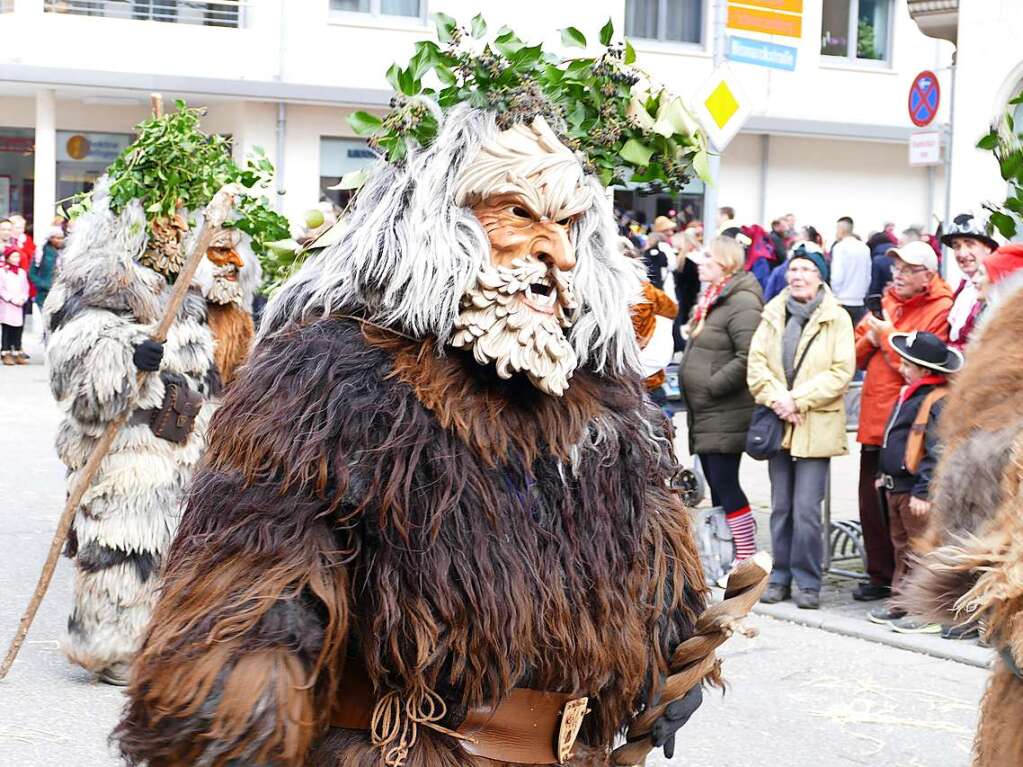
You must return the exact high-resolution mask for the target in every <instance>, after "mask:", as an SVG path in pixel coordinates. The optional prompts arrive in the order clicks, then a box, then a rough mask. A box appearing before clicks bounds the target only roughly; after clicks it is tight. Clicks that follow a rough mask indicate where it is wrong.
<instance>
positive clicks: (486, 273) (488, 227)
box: [451, 194, 578, 397]
mask: <svg viewBox="0 0 1023 767" xmlns="http://www.w3.org/2000/svg"><path fill="white" fill-rule="evenodd" d="M473 213H474V214H475V215H476V218H477V219H479V221H480V223H481V224H482V225H483V228H484V230H485V231H486V232H487V236H488V237H489V239H490V245H491V264H490V265H488V266H485V267H483V268H482V269H481V270H480V273H479V275H478V276H477V279H476V284H475V285H473V286H472V287H470V288H469V290H468V291H467V292H466V293H465V295H464V296H463V297H462V307H461V311H460V312H459V316H458V320H457V321H456V323H455V330H456V332H455V334H454V336H453V337H452V340H451V345H452V346H453V347H455V348H456V349H466V350H471V351H472V353H473V356H474V357H475V359H476V361H477V362H479V363H480V364H481V365H488V364H494V365H495V367H496V368H497V374H498V375H499V376H501V377H502V378H511V376H512V375H514V374H515V373H525V374H526V375H527V376H528V377H529V380H530V381H531V382H532V383H533V385H534V386H536V387H537V388H538V389H540V390H541V391H543V392H545V393H547V394H551V395H553V396H556V397H560V396H561V395H562V394H564V392H565V390H566V389H567V388H568V380H569V379H570V378H571V377H572V374H573V373H574V372H575V368H576V365H577V364H578V359H577V357H576V354H575V350H574V349H573V348H572V345H571V344H570V343H569V342H568V339H567V338H566V337H565V330H566V329H567V328H569V327H571V325H572V318H573V314H574V312H575V310H576V308H577V304H576V301H575V298H574V296H573V294H572V282H571V277H572V272H571V268H572V267H573V266H574V264H575V256H574V247H573V245H572V243H571V241H570V239H569V236H568V225H569V222H568V221H562V222H552V221H549V220H547V219H545V218H543V217H539V216H536V215H534V214H533V213H532V212H531V211H530V210H529V208H528V207H526V206H525V205H524V204H523V201H522V200H521V199H520V198H519V197H517V196H516V195H514V194H508V195H501V196H498V197H496V198H494V199H492V200H488V201H486V202H484V203H481V204H479V205H477V206H475V207H474V208H473ZM559 263H560V264H561V265H562V266H566V267H567V268H566V269H565V270H562V269H559V268H558V266H557V264H559Z"/></svg>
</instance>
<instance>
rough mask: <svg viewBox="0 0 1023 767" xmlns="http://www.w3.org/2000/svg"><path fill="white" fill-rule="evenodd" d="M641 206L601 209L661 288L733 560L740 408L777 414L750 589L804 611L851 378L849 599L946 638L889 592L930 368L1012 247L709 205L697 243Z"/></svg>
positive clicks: (740, 503)
mask: <svg viewBox="0 0 1023 767" xmlns="http://www.w3.org/2000/svg"><path fill="white" fill-rule="evenodd" d="M641 218H642V217H641V216H638V215H636V214H634V213H630V212H619V226H620V229H621V234H622V236H623V237H624V238H627V239H628V241H629V242H630V243H631V244H632V248H633V249H634V253H633V255H634V257H638V258H641V259H642V261H643V265H644V268H645V270H646V272H647V278H648V281H649V283H650V284H651V285H653V286H655V287H656V288H658V289H663V290H665V291H667V292H668V293H672V292H673V293H674V295H675V297H676V301H677V310H676V311H675V325H674V330H675V333H674V348H675V351H676V352H677V353H678V357H677V358H678V359H679V388H680V397H681V401H682V404H683V406H684V407H685V410H686V418H687V422H688V437H689V445H690V451H691V453H692V454H693V455H695V456H697V457H698V458H699V463H700V467H701V468H702V471H703V473H704V475H705V477H706V480H707V484H708V486H709V488H710V494H711V500H712V503H713V505H714V506H715V507H720V509H721V510H722V511H723V514H724V515H725V518H726V521H727V524H728V528H729V529H730V531H731V533H732V538H733V542H734V548H735V558H736V560H737V561H740V560H742V559H744V558H746V557H748V556H750V555H752V553H753V552H754V550H755V539H754V535H755V524H754V521H753V516H752V514H751V512H750V507H749V501H748V499H747V497H746V495H745V493H744V492H743V489H742V486H741V484H740V480H739V466H740V462H741V459H742V455H743V453H744V450H746V449H747V445H746V439H747V436H748V432H749V428H750V423H751V419H752V417H753V411H754V408H755V407H756V406H761V407H762V408H766V409H768V410H770V411H772V412H773V413H774V416H776V418H777V420H778V421H779V422H780V423H781V429H782V431H781V433H782V437H781V440H780V445H779V446H778V447H777V449H776V450H774V451H773V452H772V454H771V456H770V457H769V459H768V473H769V477H770V481H771V507H772V513H771V524H770V528H771V531H770V532H771V548H772V553H773V556H774V560H775V567H774V571H773V573H772V575H771V583H770V587H769V589H768V590H767V592H766V593H765V595H764V597H763V599H764V601H767V602H779V601H782V600H786V599H790V598H793V599H794V600H795V602H796V603H797V605H798V606H799V607H802V608H807V609H813V608H817V607H819V604H820V589H821V582H822V561H823V540H824V536H823V534H822V529H821V506H822V503H823V500H824V496H825V493H826V492H827V490H826V488H827V482H828V471H829V463H830V459H831V458H832V457H834V456H838V455H843V454H846V453H848V451H849V440H848V437H847V422H848V420H849V419H848V416H847V412H846V399H847V393H848V391H849V389H850V387H851V385H852V383H853V381H857V380H861V381H862V389H861V390H860V392H859V399H858V403H859V407H858V414H857V412H856V411H855V410H853V412H852V415H853V418H854V419H857V417H858V422H857V423H856V441H857V442H858V443H859V446H860V447H859V491H858V505H859V518H860V522H861V526H862V536H863V546H864V549H865V559H866V578H865V579H864V580H863V581H862V582H860V583H859V584H858V586H857V587H856V588H855V590H854V591H853V593H852V597H853V598H854V599H856V600H859V601H875V600H876V601H879V602H880V606H879V607H877V608H875V609H874V610H871V611H870V613H869V616H870V619H871V620H872V621H874V622H876V623H882V624H886V625H890V626H891V627H892V628H893V629H894V630H896V631H901V632H903V633H918V632H929V633H937V632H941V633H942V635H943V636H945V637H947V638H959V637H961V636H963V632H961V631H959V630H957V629H956V627H950V626H946V627H942V626H937V625H934V624H928V623H926V622H923V621H919V620H916V619H914V617H913V616H908V615H906V614H905V613H904V612H903V611H902V609H901V608H900V607H899V602H898V599H897V597H898V596H899V588H900V586H901V585H902V583H903V582H904V580H905V578H906V575H907V573H908V571H909V570H910V568H911V567H912V563H913V561H914V559H913V554H914V552H913V548H914V541H915V540H918V539H919V538H920V536H921V534H922V531H923V529H924V528H925V526H926V522H927V515H928V513H929V508H930V504H929V501H928V495H929V484H930V480H931V477H932V474H933V470H934V466H935V465H936V462H937V459H938V456H939V454H940V450H941V443H940V439H939V438H938V430H937V429H938V426H937V425H938V422H939V419H940V417H941V412H942V400H943V398H944V396H945V392H946V390H947V385H948V379H949V377H951V376H954V375H955V373H956V371H957V370H958V369H959V368H960V367H961V365H962V362H963V359H964V355H969V344H970V340H971V338H972V337H974V335H975V330H976V328H977V326H978V323H979V321H980V318H981V316H982V315H983V312H984V307H985V296H986V294H987V293H988V291H990V290H992V289H993V288H994V286H995V285H996V284H997V283H998V282H1000V281H1002V280H1004V279H1005V278H1006V277H1007V276H1009V275H1012V274H1015V273H1016V272H1017V271H1019V272H1020V274H1021V277H1020V279H1023V246H1020V245H1004V246H1001V247H1000V246H999V243H998V242H997V241H996V240H995V239H994V238H993V237H992V235H991V234H990V232H989V231H988V230H987V228H986V227H985V225H984V223H983V222H982V221H980V220H978V219H976V218H975V217H974V216H972V215H970V214H963V215H960V216H957V217H956V218H955V219H954V221H953V224H952V227H951V228H950V229H949V231H946V232H944V233H942V232H940V231H939V232H937V233H935V234H928V233H925V232H924V231H923V230H922V229H921V228H920V227H907V228H905V229H903V230H902V231H901V232H898V231H897V229H896V226H895V224H894V223H891V222H886V223H884V224H883V226H881V227H880V228H879V229H878V230H877V231H876V232H872V233H870V234H869V235H868V236H863V235H861V234H859V233H858V232H857V230H856V224H855V222H854V221H853V220H852V219H851V218H849V217H847V216H843V217H841V218H839V219H837V221H836V222H835V235H834V238H833V240H831V241H830V242H827V243H826V242H825V241H824V238H823V237H822V236H821V234H820V232H819V231H818V230H817V229H816V228H815V227H813V226H803V227H801V228H797V227H796V222H795V218H794V216H792V215H791V214H789V215H786V216H782V217H779V218H777V219H775V220H774V221H772V222H771V223H770V226H769V229H764V228H762V227H760V226H759V225H742V224H739V223H738V219H737V217H736V213H735V211H734V210H733V209H732V208H729V207H723V208H721V209H720V211H719V215H718V222H717V223H718V229H717V231H716V232H714V233H711V234H710V236H708V237H706V238H705V237H704V232H703V231H702V226H701V225H700V223H699V222H698V221H695V220H692V221H689V220H685V219H684V217H680V216H677V215H676V214H675V212H674V211H670V212H669V213H668V214H667V215H665V216H659V217H657V218H656V219H655V220H654V221H653V223H652V224H651V225H650V226H646V225H645V222H643V221H642V220H641ZM942 245H944V246H946V247H947V248H948V249H949V252H950V253H951V254H952V255H953V256H954V259H955V264H956V267H957V269H956V273H957V274H958V277H957V279H956V280H955V287H954V288H953V287H950V285H949V284H948V283H947V282H946V280H945V279H943V277H942V276H941V273H942V270H941V257H942ZM673 309H674V307H673Z"/></svg>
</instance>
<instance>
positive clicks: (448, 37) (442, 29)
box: [433, 13, 458, 44]
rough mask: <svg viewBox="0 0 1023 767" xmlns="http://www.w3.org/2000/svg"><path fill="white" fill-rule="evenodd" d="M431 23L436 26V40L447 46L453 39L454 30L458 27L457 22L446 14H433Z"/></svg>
mask: <svg viewBox="0 0 1023 767" xmlns="http://www.w3.org/2000/svg"><path fill="white" fill-rule="evenodd" d="M433 21H434V23H435V24H436V25H437V38H438V39H439V40H440V41H441V42H442V43H445V44H447V43H450V42H451V41H452V40H454V39H455V29H456V28H457V27H458V22H457V21H455V20H454V19H453V18H451V17H450V16H448V15H447V14H446V13H435V14H433Z"/></svg>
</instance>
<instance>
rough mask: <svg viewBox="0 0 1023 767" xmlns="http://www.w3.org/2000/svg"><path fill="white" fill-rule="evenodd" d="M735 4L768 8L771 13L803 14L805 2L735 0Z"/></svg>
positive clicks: (798, 0) (797, 0)
mask: <svg viewBox="0 0 1023 767" xmlns="http://www.w3.org/2000/svg"><path fill="white" fill-rule="evenodd" d="M734 2H737V3H738V4H739V5H751V6H754V7H755V8H767V9H768V10H769V11H788V12H789V13H802V12H803V0H734Z"/></svg>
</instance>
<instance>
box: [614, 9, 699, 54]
mask: <svg viewBox="0 0 1023 767" xmlns="http://www.w3.org/2000/svg"><path fill="white" fill-rule="evenodd" d="M704 4H705V0H625V35H626V37H636V38H644V39H646V40H661V41H664V42H671V43H697V44H700V43H702V42H703V12H704Z"/></svg>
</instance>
